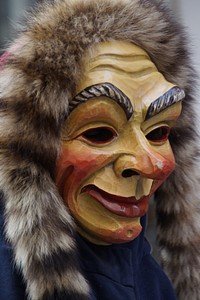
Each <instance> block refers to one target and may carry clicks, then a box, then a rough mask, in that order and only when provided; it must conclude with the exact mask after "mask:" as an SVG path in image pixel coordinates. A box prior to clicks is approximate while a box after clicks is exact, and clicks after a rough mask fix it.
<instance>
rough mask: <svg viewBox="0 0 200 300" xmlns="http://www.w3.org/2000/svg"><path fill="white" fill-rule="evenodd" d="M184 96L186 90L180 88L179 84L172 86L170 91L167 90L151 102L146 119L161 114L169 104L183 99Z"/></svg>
mask: <svg viewBox="0 0 200 300" xmlns="http://www.w3.org/2000/svg"><path fill="white" fill-rule="evenodd" d="M184 98H185V92H184V90H183V89H181V88H179V87H178V86H175V87H173V88H171V89H170V90H169V91H167V92H166V93H165V94H163V95H162V96H160V97H159V98H157V99H156V100H154V101H153V102H152V103H151V104H150V106H149V108H148V111H147V114H146V117H145V121H146V120H148V119H149V118H151V117H153V116H155V115H157V114H159V113H160V112H161V111H163V110H164V109H166V108H168V107H169V106H171V105H173V104H175V103H177V102H179V101H181V100H183V99H184Z"/></svg>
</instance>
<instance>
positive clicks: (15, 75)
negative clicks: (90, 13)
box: [0, 53, 89, 300]
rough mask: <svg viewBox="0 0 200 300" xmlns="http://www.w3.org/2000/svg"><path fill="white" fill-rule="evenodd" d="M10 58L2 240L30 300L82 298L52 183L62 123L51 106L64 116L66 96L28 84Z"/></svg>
mask: <svg viewBox="0 0 200 300" xmlns="http://www.w3.org/2000/svg"><path fill="white" fill-rule="evenodd" d="M13 55H14V54H13V53H9V54H6V56H4V58H3V59H2V62H3V61H4V63H5V65H4V66H2V70H1V72H0V96H1V105H0V120H1V121H0V140H1V151H0V161H1V164H0V189H1V190H2V191H3V194H4V199H3V201H4V207H5V236H6V239H7V240H8V242H9V243H10V244H11V245H12V248H13V250H14V260H15V264H16V266H17V268H18V269H20V270H21V272H22V275H23V277H24V280H25V283H26V287H27V295H28V297H29V299H31V300H43V299H89V287H88V284H87V282H86V280H85V279H84V277H83V276H82V274H81V270H80V267H79V259H78V255H77V252H76V245H75V237H74V233H75V225H74V222H73V220H72V218H71V216H70V214H69V212H68V210H67V208H66V206H65V205H64V203H63V199H62V198H61V197H60V195H59V193H58V191H57V188H56V186H55V183H54V182H53V179H52V176H53V170H54V164H55V160H56V157H57V155H58V153H59V146H60V136H59V129H60V122H61V121H62V118H63V116H62V114H61V112H60V110H59V109H56V108H55V107H54V106H56V103H57V101H58V99H59V107H60V108H61V107H62V111H64V110H67V106H68V105H67V93H66V92H65V93H63V92H62V91H61V90H62V89H60V88H59V87H58V89H57V88H56V83H55V82H54V83H53V84H50V83H49V84H47V85H44V84H42V81H41V80H39V79H34V78H33V77H32V79H31V78H29V76H28V75H27V74H25V73H24V71H22V69H23V65H22V64H21V65H20V62H19V61H17V58H14V57H13ZM61 103H63V104H61ZM52 111H53V112H54V113H53V115H52ZM41 141H42V142H41Z"/></svg>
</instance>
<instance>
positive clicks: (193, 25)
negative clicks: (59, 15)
mask: <svg viewBox="0 0 200 300" xmlns="http://www.w3.org/2000/svg"><path fill="white" fill-rule="evenodd" d="M94 1H95V0H94ZM161 1H162V0H161ZM163 1H165V2H166V3H167V4H168V5H169V6H170V7H171V8H172V10H173V12H174V14H175V16H176V18H178V19H179V20H180V21H181V22H182V23H183V24H184V25H185V27H186V30H187V31H188V33H189V36H190V43H191V47H190V49H191V52H192V59H193V65H194V67H195V68H196V70H197V72H198V74H199V77H200V30H199V27H200V16H199V13H200V0H190V1H188V0H163ZM35 2H36V1H35V0H0V54H1V53H3V52H4V50H5V49H6V45H8V42H9V40H10V39H12V36H13V34H12V32H13V31H14V30H13V29H15V28H16V26H17V25H16V24H17V21H18V20H19V19H20V18H21V17H22V16H23V14H24V11H25V10H26V9H27V8H30V7H31V6H33V5H34V4H35ZM198 93H199V94H200V90H199V91H198ZM199 124H200V118H199ZM199 127H200V126H199ZM154 206H155V205H154V202H153V201H151V204H150V211H149V217H148V228H147V236H148V239H149V240H150V243H151V245H152V248H153V254H154V256H155V257H156V258H158V252H157V247H156V246H155V237H156V233H155V230H156V229H155V227H156V226H155V210H154Z"/></svg>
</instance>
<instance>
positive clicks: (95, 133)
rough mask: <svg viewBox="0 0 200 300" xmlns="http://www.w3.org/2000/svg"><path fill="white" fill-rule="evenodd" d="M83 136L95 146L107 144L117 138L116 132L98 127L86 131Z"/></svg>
mask: <svg viewBox="0 0 200 300" xmlns="http://www.w3.org/2000/svg"><path fill="white" fill-rule="evenodd" d="M81 136H82V137H83V138H84V139H86V140H88V141H89V142H92V143H95V144H105V143H108V142H110V141H112V140H113V139H114V138H115V137H116V136H117V134H116V132H115V131H114V130H113V129H112V128H109V127H97V128H91V129H88V130H86V131H85V132H83V133H82V134H81Z"/></svg>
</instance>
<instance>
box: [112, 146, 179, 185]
mask: <svg viewBox="0 0 200 300" xmlns="http://www.w3.org/2000/svg"><path fill="white" fill-rule="evenodd" d="M138 152H139V153H137V154H136V153H135V154H121V155H120V156H119V157H118V158H117V160H116V161H115V163H114V171H115V173H116V175H117V176H118V177H121V176H122V177H125V178H126V177H131V176H134V175H142V176H143V177H146V178H151V179H157V180H162V179H164V178H165V177H166V176H168V175H169V174H170V173H171V171H172V170H173V169H174V157H173V155H172V160H170V161H169V160H167V159H165V158H164V157H162V156H161V155H160V154H158V153H157V152H155V151H153V150H152V151H151V150H144V149H143V151H138Z"/></svg>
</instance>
